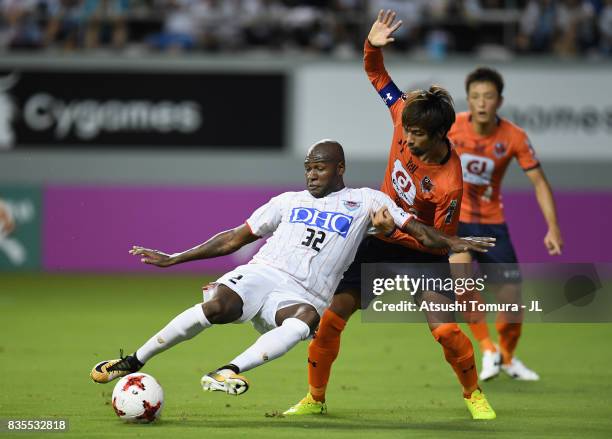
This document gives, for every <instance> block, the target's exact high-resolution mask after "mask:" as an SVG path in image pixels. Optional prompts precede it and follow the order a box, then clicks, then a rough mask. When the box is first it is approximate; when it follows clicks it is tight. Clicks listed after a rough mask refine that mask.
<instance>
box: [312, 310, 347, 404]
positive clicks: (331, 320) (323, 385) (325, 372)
mask: <svg viewBox="0 0 612 439" xmlns="http://www.w3.org/2000/svg"><path fill="white" fill-rule="evenodd" d="M345 326H346V321H345V320H344V319H343V318H342V317H340V316H339V315H338V314H336V313H335V312H333V311H330V310H329V309H328V310H326V311H325V312H324V313H323V317H321V322H320V323H319V329H318V330H317V332H316V334H315V336H314V337H313V339H312V341H311V342H310V344H309V345H308V386H309V391H310V394H311V395H312V397H313V398H314V399H315V400H316V401H325V390H326V389H327V382H328V381H329V376H330V374H331V366H332V363H333V362H334V360H335V359H336V357H337V356H338V352H339V351H340V334H341V333H342V330H343V329H344V327H345Z"/></svg>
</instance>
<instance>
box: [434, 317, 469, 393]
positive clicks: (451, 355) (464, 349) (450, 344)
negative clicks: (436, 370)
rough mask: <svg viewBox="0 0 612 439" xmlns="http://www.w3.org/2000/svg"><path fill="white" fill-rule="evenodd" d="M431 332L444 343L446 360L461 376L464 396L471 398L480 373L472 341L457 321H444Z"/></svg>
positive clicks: (459, 376) (460, 380) (458, 375)
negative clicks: (477, 369) (475, 360)
mask: <svg viewBox="0 0 612 439" xmlns="http://www.w3.org/2000/svg"><path fill="white" fill-rule="evenodd" d="M431 333H432V335H433V336H434V338H435V339H436V341H437V342H438V343H440V344H441V345H442V349H444V357H445V358H446V361H448V363H449V364H450V365H451V367H452V368H453V370H454V371H455V374H456V375H457V378H459V382H461V385H462V386H463V394H464V396H465V397H468V398H469V396H470V395H471V394H472V392H473V391H474V390H476V389H477V388H478V373H477V371H476V363H475V362H474V348H473V347H472V342H471V341H470V339H469V338H468V337H467V336H466V335H465V334H464V333H463V332H462V331H461V329H460V328H459V325H457V324H456V323H444V324H442V325H440V326H438V327H437V328H436V329H434V330H433V331H431Z"/></svg>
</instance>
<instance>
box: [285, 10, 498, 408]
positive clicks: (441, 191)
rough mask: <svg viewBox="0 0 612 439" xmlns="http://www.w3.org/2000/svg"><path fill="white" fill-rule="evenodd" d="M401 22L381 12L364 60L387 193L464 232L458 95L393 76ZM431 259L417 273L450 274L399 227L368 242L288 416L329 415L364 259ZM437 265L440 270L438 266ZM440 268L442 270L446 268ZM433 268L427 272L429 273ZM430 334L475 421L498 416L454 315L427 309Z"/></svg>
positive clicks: (422, 216) (435, 297)
mask: <svg viewBox="0 0 612 439" xmlns="http://www.w3.org/2000/svg"><path fill="white" fill-rule="evenodd" d="M400 26H401V21H397V22H395V13H394V12H391V11H387V12H386V13H385V12H384V11H380V13H379V14H378V18H377V20H376V21H375V22H374V24H373V25H372V29H371V30H370V33H369V35H368V38H367V41H366V42H365V48H364V52H365V57H364V65H365V70H366V73H367V75H368V78H369V80H370V82H371V83H372V85H373V86H374V87H375V88H376V91H377V92H378V94H379V95H380V97H381V98H382V100H383V102H384V103H385V104H386V105H387V107H388V108H389V111H390V113H391V119H392V123H393V127H394V128H393V140H392V142H391V148H390V151H389V161H388V164H387V169H386V171H385V175H384V179H383V183H382V185H381V190H382V191H383V192H385V193H386V194H388V195H389V196H390V197H391V198H392V199H394V200H395V202H396V204H397V205H398V206H400V207H402V208H403V209H404V210H406V211H408V212H411V213H413V214H415V215H416V216H417V218H418V219H419V220H420V221H422V222H423V223H425V224H427V225H430V226H433V227H435V228H436V229H438V230H441V231H444V232H445V233H447V234H450V235H453V234H455V233H456V231H457V225H458V215H459V209H460V206H461V197H462V191H463V184H462V178H461V164H460V161H459V157H458V156H457V154H456V152H455V151H454V150H453V149H452V148H451V145H450V142H449V140H448V139H447V133H448V131H449V129H450V127H451V125H452V124H453V122H454V121H455V109H454V107H453V102H452V98H451V97H450V95H449V94H448V92H447V91H446V90H444V89H443V88H441V87H438V86H432V87H431V88H430V89H429V90H416V91H412V92H410V93H408V94H406V95H405V94H403V93H402V92H401V91H400V89H399V88H398V87H397V86H396V85H395V83H394V82H393V81H392V80H391V77H390V76H389V74H388V73H387V71H386V69H385V66H384V62H383V55H382V50H381V48H382V47H383V46H385V45H387V44H388V43H390V42H392V41H393V38H392V37H391V35H392V34H393V32H394V31H395V30H397V29H398V28H399V27H400ZM375 262H378V263H384V262H393V263H419V262H420V263H431V264H430V265H429V266H431V267H432V268H429V266H428V268H427V269H426V270H423V269H422V271H421V272H419V273H413V274H412V275H413V276H415V277H416V276H419V275H421V274H422V275H424V276H425V277H430V278H441V277H449V276H450V267H449V264H448V256H447V254H446V253H445V252H443V251H442V252H440V251H435V250H434V251H432V250H431V249H428V248H425V247H423V246H422V245H421V244H420V243H419V242H417V241H416V240H415V239H413V238H412V237H411V236H408V235H406V234H402V233H399V232H397V231H396V232H394V233H393V234H392V235H391V236H390V237H369V238H367V239H366V240H364V241H363V242H362V244H361V246H360V248H359V250H358V252H357V255H356V256H355V260H354V262H353V263H352V264H351V266H350V267H349V268H348V270H347V271H346V272H345V273H344V277H343V279H342V280H341V281H340V284H339V285H338V288H337V289H336V292H335V295H334V298H333V300H332V303H331V305H330V307H329V308H328V309H327V310H326V311H325V313H324V314H323V317H322V318H321V323H320V325H319V329H318V331H317V333H316V335H315V337H314V339H313V341H312V342H311V343H310V346H309V349H308V357H309V358H308V382H309V393H308V395H307V396H306V397H305V398H304V399H302V400H301V401H300V402H299V403H297V404H296V405H294V406H293V407H291V408H290V409H289V410H287V411H286V412H285V413H284V414H285V415H302V414H316V413H319V414H320V413H325V412H326V411H327V407H326V404H325V391H326V387H327V383H328V380H329V376H330V373H331V366H332V363H333V362H334V360H335V359H336V357H337V355H338V352H339V350H340V334H341V332H342V330H343V329H344V327H345V325H346V322H347V321H348V319H349V318H350V316H351V315H352V314H353V313H354V312H355V311H356V310H358V309H359V308H360V307H362V306H364V307H365V306H367V303H363V304H362V303H361V264H362V263H375ZM434 267H435V268H434ZM439 267H443V268H442V269H440V268H439ZM424 271H428V272H424ZM419 294H420V298H419V299H420V300H425V301H427V302H435V303H452V302H454V300H455V295H454V292H448V291H421V292H419ZM427 321H428V324H429V328H430V330H431V333H432V335H433V337H434V338H435V340H436V341H438V342H439V343H440V345H441V346H442V349H443V351H444V356H445V358H446V360H447V362H448V363H449V364H450V366H451V367H452V368H453V370H454V372H455V374H456V375H457V378H458V379H459V381H460V383H461V386H462V388H463V396H464V400H465V402H466V405H467V407H468V409H469V410H470V413H471V414H472V417H473V418H474V419H494V418H495V412H494V411H493V409H492V408H491V406H490V405H489V403H488V402H487V400H486V398H485V397H484V394H483V393H482V392H481V390H480V388H479V387H478V385H477V381H478V375H477V371H476V366H475V362H474V350H473V347H472V343H471V342H470V340H469V338H468V337H467V336H466V335H465V334H464V333H463V332H462V331H461V329H460V328H459V326H458V325H457V323H456V322H455V320H454V314H453V313H452V312H436V313H434V312H428V313H427Z"/></svg>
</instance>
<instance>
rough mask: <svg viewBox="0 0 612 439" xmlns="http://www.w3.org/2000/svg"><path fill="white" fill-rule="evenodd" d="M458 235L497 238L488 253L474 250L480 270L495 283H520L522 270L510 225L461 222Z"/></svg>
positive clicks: (473, 254) (473, 253)
mask: <svg viewBox="0 0 612 439" xmlns="http://www.w3.org/2000/svg"><path fill="white" fill-rule="evenodd" d="M457 236H491V237H494V238H496V239H497V241H496V242H495V247H493V248H490V249H489V251H488V252H486V253H478V252H472V257H473V258H474V259H475V260H476V261H478V263H479V264H480V271H481V273H482V274H486V275H487V281H488V282H493V283H520V282H521V281H522V277H521V270H520V267H519V265H518V260H517V258H516V253H515V252H514V246H513V245H512V241H511V240H510V233H509V231H508V226H507V225H506V224H505V223H502V224H478V223H461V222H460V223H459V230H458V231H457Z"/></svg>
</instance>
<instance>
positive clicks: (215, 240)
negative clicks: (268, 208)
mask: <svg viewBox="0 0 612 439" xmlns="http://www.w3.org/2000/svg"><path fill="white" fill-rule="evenodd" d="M257 239H259V236H257V235H254V234H253V233H252V232H251V229H250V227H249V226H248V225H247V224H242V225H241V226H238V227H236V228H234V229H230V230H226V231H224V232H221V233H218V234H217V235H215V236H213V237H212V238H210V239H209V240H208V241H206V242H204V243H202V244H200V245H198V246H197V247H193V248H191V249H189V250H185V251H183V252H180V253H174V254H171V255H170V254H167V253H164V252H161V251H159V250H152V249H148V248H144V247H140V246H137V245H135V246H134V247H132V249H131V250H130V254H132V255H135V256H142V258H141V259H140V260H141V261H142V262H143V263H145V264H150V265H155V266H157V267H170V266H171V265H176V264H182V263H183V262H189V261H195V260H198V259H209V258H216V257H217V256H225V255H229V254H230V253H233V252H235V251H236V250H238V249H239V248H241V247H243V246H245V245H246V244H249V243H251V242H253V241H256V240H257Z"/></svg>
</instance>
